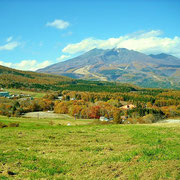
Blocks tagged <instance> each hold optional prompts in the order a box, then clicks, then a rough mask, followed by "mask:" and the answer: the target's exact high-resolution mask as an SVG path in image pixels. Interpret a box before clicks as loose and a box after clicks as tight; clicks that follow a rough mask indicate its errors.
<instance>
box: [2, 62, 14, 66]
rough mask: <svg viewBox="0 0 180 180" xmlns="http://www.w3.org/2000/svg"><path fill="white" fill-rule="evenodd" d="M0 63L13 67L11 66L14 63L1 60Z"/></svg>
mask: <svg viewBox="0 0 180 180" xmlns="http://www.w3.org/2000/svg"><path fill="white" fill-rule="evenodd" d="M0 65H2V66H7V67H11V66H12V63H8V62H3V61H0Z"/></svg>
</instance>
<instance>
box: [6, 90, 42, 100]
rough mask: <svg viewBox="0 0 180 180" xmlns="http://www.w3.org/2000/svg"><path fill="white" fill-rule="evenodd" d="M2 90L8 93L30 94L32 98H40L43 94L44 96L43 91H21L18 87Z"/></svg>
mask: <svg viewBox="0 0 180 180" xmlns="http://www.w3.org/2000/svg"><path fill="white" fill-rule="evenodd" d="M4 91H7V92H9V93H10V94H21V93H22V94H25V95H28V94H29V95H30V96H32V97H33V98H42V97H43V96H45V93H43V92H39V93H38V92H32V91H23V90H19V89H4Z"/></svg>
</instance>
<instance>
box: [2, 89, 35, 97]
mask: <svg viewBox="0 0 180 180" xmlns="http://www.w3.org/2000/svg"><path fill="white" fill-rule="evenodd" d="M0 97H4V98H8V99H14V98H16V99H19V98H30V99H31V100H33V97H31V96H30V95H29V94H22V93H20V94H10V93H9V92H7V91H4V89H3V88H1V89H0Z"/></svg>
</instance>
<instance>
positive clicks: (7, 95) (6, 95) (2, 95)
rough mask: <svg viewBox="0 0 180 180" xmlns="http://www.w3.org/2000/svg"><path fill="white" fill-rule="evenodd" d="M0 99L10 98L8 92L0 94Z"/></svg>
mask: <svg viewBox="0 0 180 180" xmlns="http://www.w3.org/2000/svg"><path fill="white" fill-rule="evenodd" d="M0 97H10V95H9V92H0Z"/></svg>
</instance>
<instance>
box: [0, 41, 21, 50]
mask: <svg viewBox="0 0 180 180" xmlns="http://www.w3.org/2000/svg"><path fill="white" fill-rule="evenodd" d="M17 46H19V43H18V42H16V41H14V42H9V43H7V44H5V45H3V46H0V50H8V51H10V50H13V49H14V48H16V47H17Z"/></svg>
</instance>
